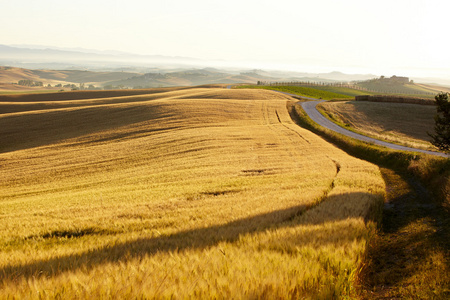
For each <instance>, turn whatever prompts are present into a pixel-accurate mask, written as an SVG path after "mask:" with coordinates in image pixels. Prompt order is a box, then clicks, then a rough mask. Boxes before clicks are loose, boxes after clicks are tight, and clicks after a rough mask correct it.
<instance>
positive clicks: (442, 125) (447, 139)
mask: <svg viewBox="0 0 450 300" xmlns="http://www.w3.org/2000/svg"><path fill="white" fill-rule="evenodd" d="M448 96H449V93H439V94H438V95H437V96H436V97H435V99H436V106H437V115H436V116H435V117H434V121H435V126H434V131H435V134H430V133H428V134H429V135H430V136H431V138H432V140H431V143H432V144H433V145H435V146H436V147H438V148H439V149H440V150H442V151H446V152H449V151H450V102H449V100H448Z"/></svg>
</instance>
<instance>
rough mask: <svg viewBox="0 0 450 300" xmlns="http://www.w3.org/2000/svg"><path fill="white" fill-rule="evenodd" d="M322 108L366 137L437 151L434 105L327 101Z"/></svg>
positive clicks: (342, 123) (321, 105)
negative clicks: (434, 134)
mask: <svg viewBox="0 0 450 300" xmlns="http://www.w3.org/2000/svg"><path fill="white" fill-rule="evenodd" d="M320 107H321V108H322V109H323V110H324V111H325V112H326V113H327V114H328V116H330V117H331V118H332V119H334V120H335V121H337V122H339V123H341V125H344V126H346V127H350V128H352V129H354V130H356V131H358V132H361V133H362V134H365V135H368V136H373V137H375V138H377V139H381V140H385V141H389V142H394V143H398V144H403V145H406V146H410V147H414V148H421V149H430V150H436V148H435V147H434V146H433V145H431V143H430V140H431V137H430V136H429V135H428V133H427V132H430V133H433V132H434V115H436V107H435V106H433V105H418V104H408V103H386V102H370V101H342V102H341V101H340V102H324V103H321V104H320Z"/></svg>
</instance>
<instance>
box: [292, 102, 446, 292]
mask: <svg viewBox="0 0 450 300" xmlns="http://www.w3.org/2000/svg"><path fill="white" fill-rule="evenodd" d="M289 111H290V114H291V117H292V119H293V120H294V121H295V122H296V123H297V124H299V125H301V126H302V127H305V128H307V129H310V130H311V131H313V132H315V133H317V134H319V135H321V136H322V137H324V138H325V139H326V140H328V141H329V142H332V143H334V144H336V145H337V146H339V147H340V148H341V149H344V150H345V151H346V152H347V153H349V154H351V155H353V156H356V157H359V158H361V159H365V160H368V161H370V162H373V163H376V164H378V165H379V166H380V170H381V171H382V174H383V177H384V180H385V182H386V186H387V197H386V203H385V206H384V209H383V221H382V222H381V223H380V225H381V226H380V228H379V232H378V234H377V235H375V236H374V238H373V239H372V240H371V242H370V243H369V246H368V249H367V253H366V258H365V263H364V266H363V268H362V269H361V272H360V274H359V280H360V291H359V294H360V296H361V297H362V298H367V299H373V298H386V297H387V298H436V299H446V298H448V297H449V296H450V290H449V289H448V287H449V285H450V275H449V274H450V272H449V265H450V262H449V257H450V256H449V253H450V252H449V249H450V245H449V240H450V239H449V237H450V236H449V232H450V222H449V220H448V216H449V203H450V199H449V194H450V159H444V158H435V157H430V156H427V155H418V154H415V153H407V152H399V151H390V150H387V149H384V148H382V147H378V146H375V145H371V144H367V143H364V142H360V141H356V140H354V139H351V138H348V137H345V136H342V135H340V134H337V133H334V132H332V131H330V130H328V129H325V128H322V127H320V126H318V125H317V124H315V123H314V122H313V121H312V120H311V119H310V118H309V117H307V116H306V114H305V112H304V111H303V110H302V109H301V107H300V106H299V105H292V104H290V107H289ZM422 184H424V185H425V186H426V187H427V188H428V190H429V191H432V194H430V193H428V192H427V189H425V188H424V187H423V185H422Z"/></svg>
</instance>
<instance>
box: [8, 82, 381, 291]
mask: <svg viewBox="0 0 450 300" xmlns="http://www.w3.org/2000/svg"><path fill="white" fill-rule="evenodd" d="M287 99H288V98H287V97H286V96H284V95H281V94H279V93H275V92H270V91H261V90H225V89H187V90H182V91H179V90H173V91H164V92H160V93H153V94H148V95H134V96H122V97H113V95H111V97H109V98H102V99H83V100H66V101H61V102H55V100H57V99H51V100H52V101H47V102H46V101H43V102H42V103H28V102H24V103H22V104H20V105H19V106H16V108H15V112H11V113H4V114H1V115H0V135H1V136H2V137H4V139H3V141H2V144H1V151H2V152H3V153H2V154H0V229H1V230H0V248H1V249H2V251H1V252H0V298H8V297H12V296H13V295H14V296H15V297H18V298H58V297H60V298H64V299H69V298H78V299H79V298H110V297H114V298H133V297H148V298H152V297H155V298H166V297H167V298H169V297H176V298H186V297H195V298H205V297H207V298H230V297H234V298H276V297H279V298H298V297H306V298H330V297H339V296H343V295H352V294H353V293H354V291H353V289H354V286H353V282H354V279H355V277H356V274H357V272H358V268H359V266H360V265H361V262H362V259H363V256H364V252H365V249H366V243H367V239H368V238H369V235H370V234H371V232H372V231H373V223H372V221H371V219H372V217H373V216H375V215H377V213H376V212H377V210H378V209H379V206H380V203H381V199H382V197H383V193H384V182H383V180H382V178H381V175H380V171H379V169H378V167H376V166H374V165H372V164H369V163H366V162H363V161H360V160H358V159H355V158H352V157H350V156H348V155H347V154H345V153H344V152H342V151H340V150H339V149H337V148H335V147H333V146H331V145H330V144H328V143H326V142H325V141H323V140H322V139H321V138H319V137H317V136H316V135H314V134H312V133H311V132H309V131H307V130H304V129H302V128H300V127H298V126H296V125H294V124H293V123H292V121H291V119H290V117H289V114H288V112H287V110H286V101H287ZM2 105H6V106H8V107H11V106H10V105H11V103H8V104H5V103H0V107H1V106H2Z"/></svg>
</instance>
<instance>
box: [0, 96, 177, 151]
mask: <svg viewBox="0 0 450 300" xmlns="http://www.w3.org/2000/svg"><path fill="white" fill-rule="evenodd" d="M149 103H151V102H149ZM172 117H173V118H175V117H176V116H175V115H174V113H172V112H170V110H169V109H168V108H166V107H164V105H163V104H153V103H152V104H149V105H143V104H142V103H138V104H126V105H123V106H122V105H112V106H109V105H101V106H90V107H86V108H78V109H75V110H51V111H45V112H39V113H30V114H19V115H10V116H6V117H1V118H0V136H1V137H2V142H1V143H0V153H5V152H10V151H16V150H23V149H28V148H33V147H39V146H46V145H49V144H53V143H57V142H60V141H62V140H66V139H72V138H77V137H80V136H85V135H90V134H94V133H96V132H103V131H105V130H114V129H118V128H121V127H124V126H128V125H132V124H136V123H139V122H145V121H151V122H153V123H154V124H158V122H162V120H163V119H164V120H167V119H170V118H172ZM155 127H156V128H158V126H155ZM159 127H160V126H159ZM166 127H170V125H168V126H166ZM166 129H167V128H166ZM149 131H150V130H146V131H145V132H149ZM127 134H128V135H129V136H132V135H133V132H128V133H127ZM110 135H111V136H109V137H108V139H110V140H113V139H116V138H120V136H119V137H116V136H114V134H110Z"/></svg>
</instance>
